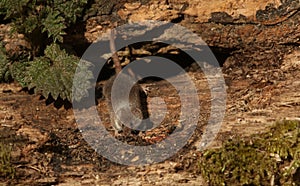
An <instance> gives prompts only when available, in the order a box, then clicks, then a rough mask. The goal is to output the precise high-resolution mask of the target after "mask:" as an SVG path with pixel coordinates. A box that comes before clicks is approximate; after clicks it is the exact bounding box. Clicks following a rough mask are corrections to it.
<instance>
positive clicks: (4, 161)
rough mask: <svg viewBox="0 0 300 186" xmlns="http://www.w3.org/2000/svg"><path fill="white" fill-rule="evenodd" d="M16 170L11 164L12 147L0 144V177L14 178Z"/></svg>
mask: <svg viewBox="0 0 300 186" xmlns="http://www.w3.org/2000/svg"><path fill="white" fill-rule="evenodd" d="M14 176H15V168H14V166H13V165H12V164H11V147H9V146H7V145H4V144H2V143H0V177H2V178H14Z"/></svg>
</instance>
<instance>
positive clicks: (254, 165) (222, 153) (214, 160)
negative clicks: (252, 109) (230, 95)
mask: <svg viewBox="0 0 300 186" xmlns="http://www.w3.org/2000/svg"><path fill="white" fill-rule="evenodd" d="M299 127H300V123H299V122H297V121H281V122H277V123H276V124H275V125H274V126H273V127H271V128H270V130H269V131H268V132H265V133H262V134H259V135H252V136H250V137H249V138H246V139H241V138H236V139H233V140H229V141H227V142H225V143H224V145H223V147H222V148H219V149H210V150H206V151H205V152H204V153H203V157H202V158H201V160H200V171H201V174H202V175H203V177H204V178H205V179H206V180H207V181H208V183H209V184H210V185H233V184H234V185H271V184H274V185H299V184H300V182H299V180H298V179H297V178H298V172H300V132H299V130H300V129H299Z"/></svg>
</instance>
